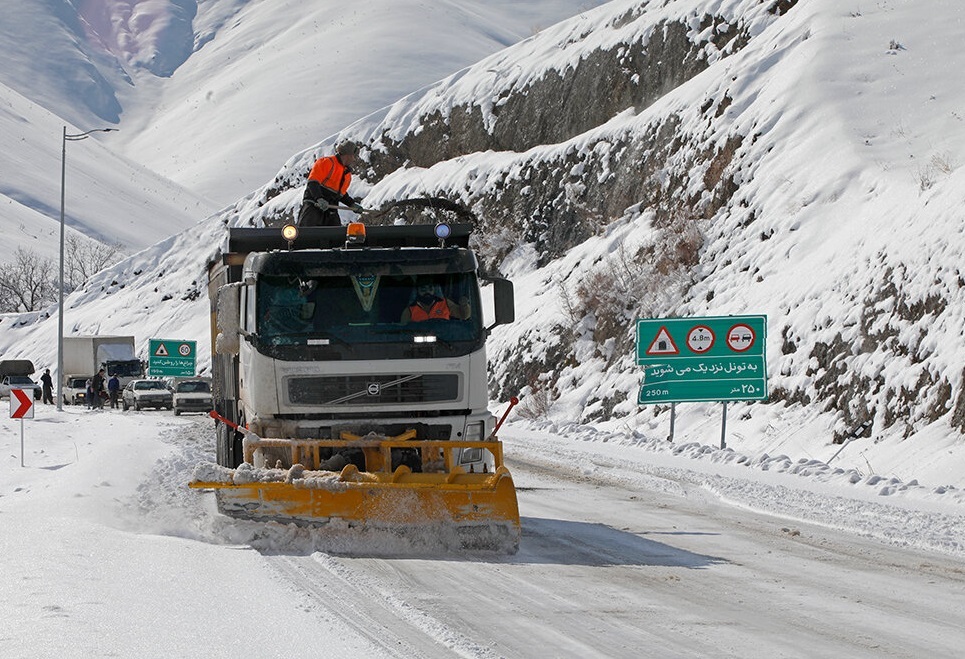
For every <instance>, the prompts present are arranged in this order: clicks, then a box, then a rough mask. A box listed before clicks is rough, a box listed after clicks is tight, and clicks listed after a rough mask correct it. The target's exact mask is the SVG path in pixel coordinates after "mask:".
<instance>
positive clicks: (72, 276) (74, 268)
mask: <svg viewBox="0 0 965 659" xmlns="http://www.w3.org/2000/svg"><path fill="white" fill-rule="evenodd" d="M122 255H123V254H122V252H121V248H120V245H117V244H113V245H109V244H105V243H99V242H97V241H95V240H90V239H89V238H84V237H81V236H77V235H71V236H67V237H66V239H65V247H64V271H65V272H64V280H65V281H64V290H65V291H72V290H74V289H75V288H77V287H78V286H80V285H81V284H83V283H84V282H85V281H87V280H88V279H90V277H91V275H93V274H94V273H95V272H99V271H101V270H103V269H104V268H106V267H107V266H109V265H112V264H114V263H117V262H118V261H119V260H120V258H121V256H122Z"/></svg>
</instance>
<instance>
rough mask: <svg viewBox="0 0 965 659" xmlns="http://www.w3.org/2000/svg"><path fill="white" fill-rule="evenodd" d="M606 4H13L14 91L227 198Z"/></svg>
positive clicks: (7, 13) (596, 0)
mask: <svg viewBox="0 0 965 659" xmlns="http://www.w3.org/2000/svg"><path fill="white" fill-rule="evenodd" d="M601 2H602V0H531V1H529V2H525V3H519V2H510V1H508V0H498V1H493V0H488V1H483V0H460V1H458V2H441V3H440V2H432V3H426V2H415V1H411V0H407V1H405V2H399V1H398V0H371V1H369V2H365V3H339V2H334V1H332V0H316V1H314V2H302V1H300V0H272V2H263V1H258V2H256V1H254V0H205V1H201V2H197V1H195V0H127V1H125V2H108V3H104V2H79V3H73V4H61V3H5V7H4V17H3V20H2V21H0V58H2V59H3V61H4V62H10V63H13V64H14V65H13V66H9V67H8V66H4V67H3V70H2V71H0V82H4V83H6V84H7V85H9V86H10V87H12V88H13V89H16V90H18V91H19V92H20V93H22V94H23V95H25V96H27V97H28V98H30V99H31V100H33V101H34V102H36V103H38V104H40V105H42V106H43V107H46V108H47V109H49V110H51V111H53V112H55V113H56V114H59V115H61V116H63V117H64V118H66V119H67V120H68V121H70V122H71V123H74V124H76V125H78V126H83V127H85V129H86V128H91V127H95V126H98V125H101V124H105V123H106V124H107V125H118V126H119V127H120V128H122V131H121V133H119V134H117V135H115V136H113V140H112V142H111V144H112V148H113V149H114V150H116V151H118V152H119V153H123V154H125V155H126V156H128V157H129V158H131V159H132V160H135V161H137V162H139V163H141V164H143V165H145V166H146V167H148V168H150V169H153V170H154V171H156V172H158V173H160V174H161V175H163V176H165V177H168V178H170V179H171V180H173V181H176V182H177V183H179V184H181V185H183V186H185V187H187V188H189V189H191V190H194V191H195V192H197V193H198V194H201V195H204V196H206V197H209V198H211V199H213V200H214V201H215V202H216V203H218V204H226V203H229V202H230V201H232V200H234V199H237V198H238V197H240V196H242V195H244V194H246V193H247V192H249V191H250V190H251V189H253V188H254V187H256V186H257V185H260V184H262V183H263V182H264V181H266V180H267V179H269V178H270V177H271V176H272V174H274V173H275V172H276V171H277V170H278V168H279V166H280V165H281V164H282V163H283V162H284V161H285V159H286V158H287V157H288V156H289V155H290V154H291V153H293V152H295V151H297V150H300V149H303V148H305V147H306V146H307V145H310V144H314V143H316V142H318V141H320V140H322V139H324V138H325V137H327V136H328V135H330V134H332V133H334V132H336V131H337V130H339V129H340V128H342V127H343V126H345V125H347V124H348V123H351V122H352V121H354V120H355V119H357V118H358V117H360V116H362V115H366V114H368V113H370V112H372V111H373V110H377V109H378V108H381V107H383V106H386V105H388V104H390V103H393V102H395V101H396V100H397V99H398V98H399V97H401V96H403V95H405V94H408V93H410V92H412V91H413V90H415V89H418V88H420V87H422V86H424V85H427V84H429V83H432V82H435V81H436V80H439V79H440V78H442V77H443V76H446V75H448V74H450V73H452V72H453V71H455V70H458V69H460V68H462V67H464V66H467V65H469V64H472V63H473V62H475V61H477V60H478V59H480V58H481V57H484V56H486V55H488V54H490V53H493V52H495V51H497V50H500V49H502V48H504V47H505V46H507V45H510V44H512V43H515V42H517V41H519V40H520V39H522V38H525V37H527V36H529V35H530V34H531V33H533V32H534V31H538V30H539V29H541V28H544V27H547V26H548V25H552V24H553V23H556V22H557V21H559V20H562V19H564V18H567V17H569V16H572V15H574V14H576V13H578V12H580V11H582V10H584V9H586V8H588V7H592V6H596V5H598V4H600V3H601Z"/></svg>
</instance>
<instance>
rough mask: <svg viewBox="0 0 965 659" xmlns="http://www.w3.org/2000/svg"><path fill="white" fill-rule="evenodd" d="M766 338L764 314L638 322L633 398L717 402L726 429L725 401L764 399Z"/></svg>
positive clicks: (642, 401)
mask: <svg viewBox="0 0 965 659" xmlns="http://www.w3.org/2000/svg"><path fill="white" fill-rule="evenodd" d="M766 339H767V317H766V316H711V317H704V318H657V319H644V320H638V321H637V364H638V365H639V366H643V368H644V374H643V383H642V384H641V386H640V392H639V395H638V397H637V402H638V403H639V404H641V405H649V404H655V403H671V404H674V403H688V402H699V401H721V402H724V404H725V407H724V414H725V419H724V422H723V425H724V427H726V413H727V408H726V403H727V401H731V400H766V399H767V361H766V357H765V351H764V347H765V344H766V342H767V341H766ZM722 432H723V431H722ZM672 438H673V431H672V430H671V439H672ZM720 443H721V448H723V447H724V436H723V434H721V442H720Z"/></svg>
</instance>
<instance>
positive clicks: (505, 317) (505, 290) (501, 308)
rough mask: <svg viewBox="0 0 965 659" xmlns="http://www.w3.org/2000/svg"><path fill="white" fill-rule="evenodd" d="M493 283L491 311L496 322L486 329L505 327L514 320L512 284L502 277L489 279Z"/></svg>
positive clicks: (514, 306)
mask: <svg viewBox="0 0 965 659" xmlns="http://www.w3.org/2000/svg"><path fill="white" fill-rule="evenodd" d="M490 281H492V283H493V311H494V312H495V316H496V321H495V322H494V323H493V324H492V325H491V326H490V327H489V328H488V329H492V328H493V327H496V325H507V324H509V323H511V322H513V321H514V320H516V303H515V295H514V293H513V282H511V281H509V280H508V279H503V278H502V277H499V278H494V279H491V280H490Z"/></svg>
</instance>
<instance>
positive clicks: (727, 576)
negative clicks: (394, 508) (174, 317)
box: [0, 409, 965, 658]
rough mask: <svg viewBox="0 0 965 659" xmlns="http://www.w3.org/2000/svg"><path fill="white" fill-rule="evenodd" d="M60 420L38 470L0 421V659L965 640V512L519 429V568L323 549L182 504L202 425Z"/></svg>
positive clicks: (932, 653) (75, 413) (857, 647)
mask: <svg viewBox="0 0 965 659" xmlns="http://www.w3.org/2000/svg"><path fill="white" fill-rule="evenodd" d="M45 412H46V411H45ZM45 416H46V418H43V419H38V420H35V421H32V422H28V423H30V424H32V425H30V426H28V430H27V447H28V448H27V454H26V456H25V457H26V465H27V466H26V467H23V468H21V467H20V466H19V455H18V449H19V436H18V434H15V431H16V430H17V426H16V425H14V422H13V421H4V422H3V423H2V424H0V425H2V430H3V437H4V446H3V449H4V450H3V453H2V454H0V455H2V464H0V476H2V478H3V481H2V488H0V522H3V528H4V531H3V534H2V536H0V537H2V541H0V569H3V571H4V572H5V573H6V574H7V575H8V577H9V578H7V579H5V580H0V620H2V621H3V622H2V623H0V625H2V626H0V655H2V656H18V657H19V656H22V657H40V656H50V655H51V652H53V653H56V654H58V655H59V656H66V657H72V656H77V657H80V656H105V655H108V654H117V655H120V656H124V655H130V654H137V655H138V656H147V657H162V656H166V657H169V656H186V654H185V652H187V654H194V655H195V656H207V657H229V656H238V653H239V652H244V653H245V654H246V655H248V656H259V657H261V656H264V657H270V656H285V657H293V656H305V657H309V656H320V655H325V656H366V657H428V658H436V657H440V658H441V657H481V658H488V657H551V656H558V657H564V656H565V657H569V656H581V657H639V656H661V657H697V656H740V657H742V658H746V657H812V656H848V657H922V656H928V657H952V656H957V655H958V654H959V652H960V649H961V648H962V647H965V626H963V625H962V622H963V617H962V611H965V564H963V562H962V556H963V551H962V546H963V545H962V543H961V538H960V537H959V536H958V535H956V534H961V533H962V531H961V530H960V529H962V528H963V527H965V524H963V522H965V519H963V516H962V514H961V513H962V511H961V506H960V505H959V504H958V503H957V502H956V500H951V499H950V500H946V501H945V502H942V503H941V505H939V503H936V502H934V501H929V500H924V501H922V502H916V501H914V500H910V499H907V498H906V499H898V498H894V497H891V498H889V497H882V496H878V499H884V500H883V501H873V500H865V499H866V497H864V496H863V494H862V493H863V492H864V491H865V490H867V489H868V488H865V490H861V489H855V488H854V486H852V485H851V484H849V485H848V487H852V489H853V491H852V492H850V494H852V495H853V496H849V492H848V491H847V490H846V489H844V488H842V487H838V486H837V485H835V484H831V483H826V482H816V481H815V479H813V478H806V477H802V476H800V475H795V474H791V473H774V472H772V471H763V470H755V469H749V468H747V467H746V466H741V467H737V466H734V465H731V464H726V463H725V462H721V461H711V460H696V459H694V458H693V457H688V455H687V454H688V451H686V450H681V451H679V452H678V453H677V454H674V453H673V452H664V451H657V450H651V449H650V448H648V447H647V446H644V445H640V444H637V445H634V444H633V443H632V442H631V443H620V442H618V441H586V438H585V437H580V436H578V435H575V436H574V435H573V434H571V433H567V434H565V435H564V436H559V435H558V434H557V433H555V432H553V431H551V430H549V429H542V430H541V429H538V428H536V429H534V428H529V429H527V428H526V427H525V426H516V427H512V426H511V427H509V428H508V429H505V430H504V433H503V439H504V441H505V442H506V444H507V458H508V461H509V465H510V468H511V469H512V471H513V474H514V478H515V479H516V482H517V487H518V490H519V500H520V511H521V514H522V517H523V538H522V542H521V546H520V550H519V553H518V554H516V555H514V556H501V555H500V556H496V555H491V554H485V553H471V554H460V555H455V554H451V553H450V554H441V553H431V552H429V553H427V552H425V551H416V552H408V553H406V552H405V551H403V550H402V547H401V545H398V546H394V545H392V544H391V542H388V543H386V542H385V541H384V540H382V541H380V544H377V545H372V549H373V551H363V552H361V553H360V554H358V553H357V554H354V555H349V554H346V553H344V552H343V551H320V550H319V548H320V547H325V545H326V543H327V542H328V540H327V539H326V538H325V537H324V536H323V535H321V532H318V531H316V532H310V531H306V530H305V529H298V528H294V527H283V526H280V525H269V526H265V525H259V524H254V523H251V522H243V521H237V520H229V519H227V518H224V517H222V516H220V515H219V514H218V513H217V512H216V511H215V509H214V505H213V495H212V494H211V493H209V492H195V491H189V490H187V488H186V487H185V483H186V481H187V479H188V477H189V475H190V466H191V465H192V464H193V462H194V461H196V460H198V459H199V458H201V457H203V456H206V455H207V454H208V453H209V452H210V451H212V450H213V446H212V439H213V438H212V434H213V433H212V432H211V427H210V423H209V422H208V421H207V420H206V419H202V418H198V417H194V418H184V417H178V418H175V417H173V416H171V415H170V414H163V413H160V412H146V413H133V412H127V413H121V412H119V411H105V412H100V413H89V412H83V411H80V410H73V409H71V410H65V411H64V412H63V413H59V414H58V413H56V412H46V413H45ZM919 503H920V505H919ZM929 508H931V509H929ZM846 511H850V512H847V514H848V515H850V518H848V517H847V516H846ZM848 519H850V520H851V521H850V522H848V521H847V520H848ZM883 527H887V528H883ZM869 528H876V529H878V532H875V533H870V532H868V531H867V529H869ZM902 534H904V535H905V536H907V535H909V534H911V535H914V536H916V537H903V535H902ZM936 535H937V536H939V537H940V538H941V539H942V541H941V542H934V541H929V542H927V543H924V544H925V545H926V546H930V547H936V546H939V547H941V549H940V550H938V549H923V548H922V547H921V546H918V545H921V544H922V543H921V542H920V540H921V538H922V537H924V536H930V537H934V536H936ZM334 549H338V547H334ZM10 575H12V576H10Z"/></svg>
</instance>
